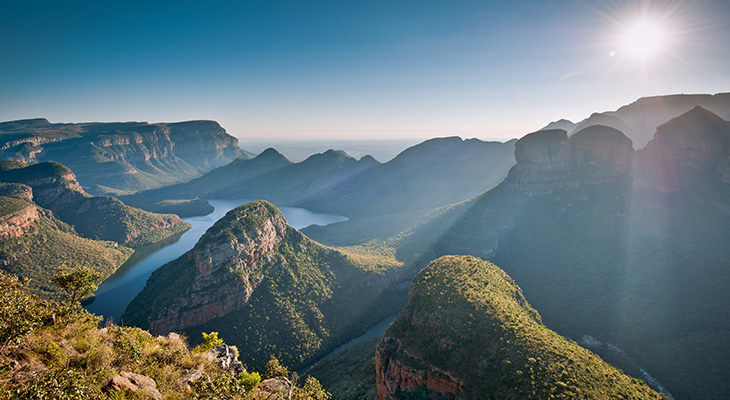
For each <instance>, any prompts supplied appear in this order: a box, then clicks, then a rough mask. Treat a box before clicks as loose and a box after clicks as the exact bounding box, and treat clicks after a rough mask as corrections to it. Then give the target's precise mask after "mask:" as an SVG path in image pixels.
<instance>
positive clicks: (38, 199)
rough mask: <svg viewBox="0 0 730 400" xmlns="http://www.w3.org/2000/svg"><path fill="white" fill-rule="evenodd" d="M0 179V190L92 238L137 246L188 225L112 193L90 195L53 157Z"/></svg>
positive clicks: (72, 174) (175, 217) (9, 172)
mask: <svg viewBox="0 0 730 400" xmlns="http://www.w3.org/2000/svg"><path fill="white" fill-rule="evenodd" d="M0 181H4V182H6V184H5V185H2V187H1V188H0V190H2V191H4V192H7V194H9V195H13V196H14V197H19V198H31V199H32V200H33V201H34V202H35V203H36V204H38V205H39V206H41V207H43V208H46V209H49V210H51V211H53V212H54V214H56V215H57V216H58V217H59V218H60V219H62V220H63V221H64V222H66V223H69V224H71V225H74V226H75V228H76V230H77V231H78V232H79V233H81V234H82V235H85V236H87V237H89V238H92V239H101V240H110V241H114V242H118V243H122V244H126V245H128V246H139V245H142V244H148V243H149V242H150V240H152V239H146V238H147V237H148V236H149V237H152V236H154V235H158V236H160V237H158V238H157V240H160V239H162V238H164V237H167V236H170V235H172V234H174V233H176V232H181V231H183V230H185V229H187V227H189V225H188V224H187V223H186V222H184V221H182V220H181V219H180V217H178V216H177V215H173V214H153V213H148V212H146V211H142V210H138V209H134V208H132V207H128V206H126V205H125V204H124V203H122V202H121V201H119V200H117V199H115V198H112V197H94V196H90V195H89V194H87V193H85V192H84V190H83V189H82V187H81V185H79V183H78V181H77V180H76V175H74V173H73V172H72V171H71V170H70V169H68V168H67V167H65V166H63V165H61V164H59V163H57V162H53V161H51V162H45V163H40V164H33V165H24V166H22V167H20V168H12V169H7V170H5V171H2V172H0Z"/></svg>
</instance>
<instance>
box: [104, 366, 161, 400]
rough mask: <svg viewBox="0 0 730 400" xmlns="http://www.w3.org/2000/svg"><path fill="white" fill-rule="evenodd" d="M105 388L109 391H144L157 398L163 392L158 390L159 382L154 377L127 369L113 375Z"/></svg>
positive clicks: (158, 399)
mask: <svg viewBox="0 0 730 400" xmlns="http://www.w3.org/2000/svg"><path fill="white" fill-rule="evenodd" d="M104 390H105V391H107V392H119V391H123V390H129V391H131V392H142V393H144V394H145V395H146V396H149V397H150V398H152V399H155V400H160V399H161V398H162V394H160V391H159V390H157V383H156V382H155V380H154V379H152V378H150V377H149V376H145V375H142V374H135V373H134V372H127V371H122V372H120V373H119V374H117V375H116V376H115V377H113V378H112V379H111V380H110V381H109V383H108V384H107V385H106V386H105V387H104Z"/></svg>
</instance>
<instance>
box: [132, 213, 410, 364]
mask: <svg viewBox="0 0 730 400" xmlns="http://www.w3.org/2000/svg"><path fill="white" fill-rule="evenodd" d="M398 266H399V265H396V264H388V265H380V264H378V263H377V262H374V261H373V260H372V259H365V258H364V257H363V258H362V259H361V258H359V257H355V256H349V255H346V254H344V253H342V252H340V251H337V250H335V249H331V248H328V247H325V246H322V245H320V244H319V243H316V242H314V241H312V240H310V239H309V238H307V237H306V236H304V235H303V234H301V233H300V232H298V231H297V230H295V229H293V228H291V227H290V226H288V225H287V223H286V220H285V219H284V217H283V215H282V214H281V212H280V211H279V210H278V209H277V208H276V207H275V206H273V205H272V204H270V203H268V202H266V201H263V200H259V201H255V202H252V203H248V204H245V205H242V206H240V207H238V208H235V209H233V210H231V211H229V212H228V214H226V216H225V217H223V218H222V219H221V220H219V221H218V222H216V223H215V224H214V225H213V226H212V227H211V228H210V229H209V230H208V231H207V232H206V233H205V235H203V236H202V237H201V238H200V240H199V241H198V243H197V244H196V245H195V247H193V249H192V250H190V251H189V252H187V253H186V254H185V255H183V256H182V257H180V258H178V259H177V260H175V261H172V262H170V263H168V264H166V265H164V266H162V267H161V268H159V269H158V270H157V271H155V272H154V273H153V274H152V276H151V277H150V279H149V280H148V281H147V284H146V286H145V288H144V290H142V292H140V294H139V295H138V296H137V297H136V298H135V299H134V300H133V301H132V302H131V303H130V304H129V306H128V307H127V310H126V311H125V312H124V314H123V315H122V318H123V320H124V321H125V323H126V324H132V325H137V326H140V327H143V328H149V329H150V330H152V331H153V332H155V333H165V332H169V331H173V330H182V331H184V332H185V333H186V334H187V335H188V336H189V337H192V338H195V337H200V333H201V332H210V331H215V332H219V334H220V335H221V336H223V337H225V338H226V342H227V343H229V344H235V345H236V346H237V347H238V348H239V349H241V356H242V358H243V361H244V363H245V364H246V365H247V366H250V367H255V368H259V367H263V366H264V365H265V364H266V362H267V361H268V359H269V357H270V356H271V355H274V356H276V357H277V358H278V359H279V360H281V361H282V362H283V363H285V364H287V365H290V366H291V367H292V368H299V367H302V366H304V365H306V364H308V363H310V362H312V361H313V360H315V359H316V358H317V357H320V356H322V355H324V354H326V353H327V352H329V351H331V350H332V349H334V348H335V347H337V346H339V345H341V344H343V343H345V342H347V341H349V340H351V339H353V338H354V337H356V336H358V335H360V334H361V333H362V332H359V331H358V328H357V327H361V326H372V325H374V324H375V323H377V322H378V321H380V320H382V319H384V318H385V317H387V316H388V315H392V314H393V313H395V312H397V310H398V309H400V307H401V306H402V304H403V302H404V300H405V299H404V298H405V288H402V286H401V284H402V283H403V281H404V280H406V279H408V278H409V277H410V276H412V272H410V273H406V274H403V273H402V269H397V267H398Z"/></svg>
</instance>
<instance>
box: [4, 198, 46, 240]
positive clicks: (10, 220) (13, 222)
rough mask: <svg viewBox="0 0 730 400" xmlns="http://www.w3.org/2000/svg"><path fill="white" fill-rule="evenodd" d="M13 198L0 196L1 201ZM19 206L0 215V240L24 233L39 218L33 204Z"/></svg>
mask: <svg viewBox="0 0 730 400" xmlns="http://www.w3.org/2000/svg"><path fill="white" fill-rule="evenodd" d="M13 200H14V199H6V198H2V197H0V202H2V203H5V202H7V201H13ZM17 202H20V200H17ZM21 204H22V203H21ZM20 207H22V208H20V209H17V210H14V211H11V212H9V213H7V214H5V215H2V216H0V241H3V240H8V239H11V238H17V237H20V236H23V235H25V234H26V233H27V232H28V231H29V230H30V228H32V227H33V226H34V225H35V224H36V223H37V222H38V220H39V219H40V217H41V216H40V213H39V212H38V208H37V207H36V206H34V205H33V204H30V203H26V204H25V205H24V206H22V205H21V206H20Z"/></svg>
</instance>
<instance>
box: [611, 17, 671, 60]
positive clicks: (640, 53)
mask: <svg viewBox="0 0 730 400" xmlns="http://www.w3.org/2000/svg"><path fill="white" fill-rule="evenodd" d="M666 37H667V33H666V30H665V29H664V27H662V26H661V24H659V23H658V22H654V21H648V20H642V21H639V22H637V23H635V24H633V25H630V26H628V27H627V28H626V31H625V32H624V34H623V40H622V42H621V45H622V46H621V47H622V48H623V50H624V51H625V52H626V54H628V55H630V56H632V57H637V58H642V59H646V58H649V57H651V56H653V55H655V54H657V53H659V52H661V51H662V50H663V49H664V46H665V44H666Z"/></svg>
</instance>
